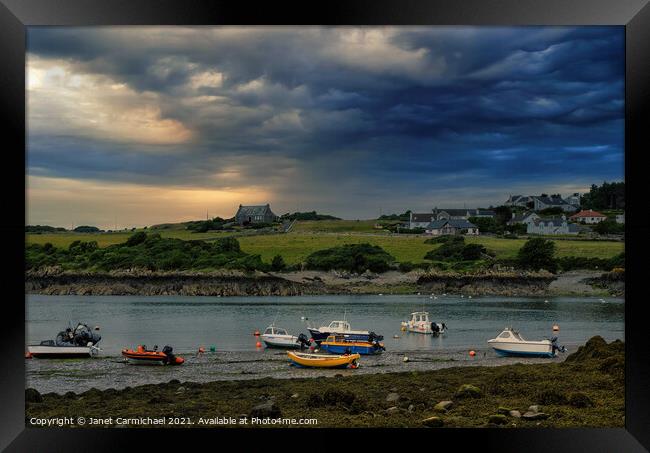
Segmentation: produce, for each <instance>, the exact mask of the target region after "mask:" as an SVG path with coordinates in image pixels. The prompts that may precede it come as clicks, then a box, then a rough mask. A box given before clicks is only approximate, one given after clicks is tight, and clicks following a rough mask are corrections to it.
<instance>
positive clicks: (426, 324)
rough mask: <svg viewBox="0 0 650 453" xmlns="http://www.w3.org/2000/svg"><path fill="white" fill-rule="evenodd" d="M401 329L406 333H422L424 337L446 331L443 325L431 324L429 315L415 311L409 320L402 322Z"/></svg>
mask: <svg viewBox="0 0 650 453" xmlns="http://www.w3.org/2000/svg"><path fill="white" fill-rule="evenodd" d="M402 329H403V330H406V331H408V332H414V333H423V334H426V335H440V334H443V333H445V332H446V331H447V326H446V325H445V323H444V322H443V323H437V322H431V321H430V320H429V313H428V312H426V311H416V312H414V313H411V319H410V320H408V321H402Z"/></svg>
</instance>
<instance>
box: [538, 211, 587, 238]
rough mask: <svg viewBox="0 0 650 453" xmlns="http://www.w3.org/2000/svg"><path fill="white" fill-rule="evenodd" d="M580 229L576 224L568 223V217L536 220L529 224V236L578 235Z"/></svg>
mask: <svg viewBox="0 0 650 453" xmlns="http://www.w3.org/2000/svg"><path fill="white" fill-rule="evenodd" d="M578 231H579V228H578V225H576V224H575V223H568V222H567V220H566V216H565V215H562V217H554V218H550V219H536V220H535V221H533V222H531V223H529V224H528V227H527V228H526V233H528V234H578Z"/></svg>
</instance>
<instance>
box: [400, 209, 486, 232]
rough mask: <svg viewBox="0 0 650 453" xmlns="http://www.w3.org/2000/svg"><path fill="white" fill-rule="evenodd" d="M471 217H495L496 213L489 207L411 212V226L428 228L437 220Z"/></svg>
mask: <svg viewBox="0 0 650 453" xmlns="http://www.w3.org/2000/svg"><path fill="white" fill-rule="evenodd" d="M470 217H487V218H494V217H496V213H495V212H494V211H492V210H489V209H466V208H463V209H438V208H434V209H432V210H431V212H428V213H424V214H416V213H411V215H410V217H409V228H411V229H413V228H427V227H428V226H429V224H430V223H431V222H433V221H435V220H467V219H469V218H470Z"/></svg>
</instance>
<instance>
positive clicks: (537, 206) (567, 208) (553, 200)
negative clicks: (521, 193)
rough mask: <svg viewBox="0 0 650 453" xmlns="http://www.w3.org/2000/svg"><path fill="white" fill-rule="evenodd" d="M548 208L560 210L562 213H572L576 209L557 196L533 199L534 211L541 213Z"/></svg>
mask: <svg viewBox="0 0 650 453" xmlns="http://www.w3.org/2000/svg"><path fill="white" fill-rule="evenodd" d="M548 208H562V210H563V211H564V212H573V211H575V210H577V209H578V208H577V207H576V206H574V205H572V204H570V203H567V202H566V201H565V200H563V199H562V197H559V196H550V197H542V196H539V197H537V196H535V197H533V209H534V210H535V211H541V210H542V209H548Z"/></svg>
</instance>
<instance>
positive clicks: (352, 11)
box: [0, 0, 650, 452]
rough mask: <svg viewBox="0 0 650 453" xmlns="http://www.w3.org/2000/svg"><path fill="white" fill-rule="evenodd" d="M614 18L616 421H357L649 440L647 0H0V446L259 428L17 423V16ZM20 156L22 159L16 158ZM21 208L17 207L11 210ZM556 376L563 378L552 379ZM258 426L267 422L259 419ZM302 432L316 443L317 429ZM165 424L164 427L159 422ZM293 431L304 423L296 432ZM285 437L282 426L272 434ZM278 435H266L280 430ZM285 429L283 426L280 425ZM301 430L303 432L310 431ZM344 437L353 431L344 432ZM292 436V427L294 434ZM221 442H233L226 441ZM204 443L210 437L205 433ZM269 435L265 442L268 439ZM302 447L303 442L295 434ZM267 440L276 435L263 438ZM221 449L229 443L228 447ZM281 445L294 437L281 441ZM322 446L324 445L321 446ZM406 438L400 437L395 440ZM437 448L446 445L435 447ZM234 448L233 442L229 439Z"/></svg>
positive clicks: (504, 437)
mask: <svg viewBox="0 0 650 453" xmlns="http://www.w3.org/2000/svg"><path fill="white" fill-rule="evenodd" d="M272 24H278V25H622V26H625V30H626V32H625V36H626V76H625V85H626V86H625V179H626V202H627V209H626V211H627V212H626V222H627V223H626V244H632V247H627V246H626V303H625V341H626V390H625V395H626V409H625V428H624V429H475V430H458V429H444V430H436V431H433V430H428V431H422V430H417V429H413V430H409V431H408V434H406V433H400V434H399V435H394V434H391V433H390V432H389V431H381V432H378V431H376V430H367V432H366V434H368V436H367V437H375V439H376V440H379V441H382V440H383V439H384V438H387V437H393V438H394V440H395V441H396V442H397V443H396V444H395V445H396V447H397V446H398V445H399V443H400V439H403V438H404V436H407V435H408V436H409V437H410V438H411V439H413V436H415V438H417V439H418V442H425V443H427V444H428V445H429V446H430V448H432V449H435V448H437V446H438V445H442V442H445V443H447V442H453V445H454V447H453V448H458V447H459V446H460V447H461V448H462V447H463V446H467V444H468V443H471V444H474V445H476V446H477V447H479V448H482V449H485V448H488V449H489V450H491V449H495V450H497V449H498V450H499V451H515V450H518V451H521V450H522V449H525V451H528V452H534V451H544V452H548V451H553V452H557V451H603V452H612V451H628V452H632V451H645V450H646V449H650V429H648V428H649V427H650V366H649V364H648V361H649V360H648V351H649V350H650V337H649V336H648V335H647V333H646V332H647V330H646V324H647V322H646V320H645V318H644V316H643V314H644V311H645V308H646V306H647V305H648V303H649V302H648V301H647V296H646V295H645V294H644V287H643V282H644V280H645V279H646V278H647V257H648V256H650V248H649V247H648V243H649V240H648V237H649V236H650V222H649V218H650V216H649V215H648V211H647V209H648V206H649V204H648V202H647V195H648V189H647V185H646V184H645V181H644V180H645V179H647V175H646V173H647V168H648V165H647V163H646V158H645V156H644V153H646V152H647V149H646V148H645V147H644V145H647V143H648V140H647V139H648V136H649V133H648V131H649V130H650V127H648V126H649V125H650V121H648V104H649V102H648V100H649V99H650V6H649V5H648V0H624V1H621V0H619V1H604V0H574V1H571V2H567V1H566V0H537V1H535V0H459V1H456V2H452V1H445V0H428V1H424V0H421V1H420V0H401V1H394V0H393V1H388V0H372V1H371V0H347V1H330V2H317V3H316V2H304V3H302V4H300V5H295V4H292V3H289V2H284V3H279V2H264V3H262V2H260V3H259V4H249V3H248V2H232V1H231V2H225V1H208V0H193V1H187V2H181V1H170V0H0V48H1V51H0V68H1V69H0V111H1V113H0V120H1V121H0V124H2V130H3V131H4V133H3V138H4V142H5V143H6V144H8V145H9V146H8V147H7V148H5V152H4V157H5V162H6V161H7V158H9V162H8V165H6V167H5V172H4V174H3V176H2V178H0V180H1V181H2V188H3V192H2V193H3V194H4V195H5V196H4V197H3V198H4V200H3V205H4V207H5V221H4V222H2V226H1V228H2V231H3V232H4V233H5V234H4V235H3V236H4V239H5V241H4V252H5V253H4V254H3V256H4V262H5V264H6V266H4V272H3V283H4V285H3V288H8V289H10V291H9V292H8V293H7V292H5V294H6V296H5V300H4V303H3V306H2V309H3V314H4V316H3V321H4V322H3V325H2V328H1V329H0V332H1V335H2V342H1V343H0V344H2V345H4V346H5V348H4V350H3V352H2V361H3V366H2V372H1V374H0V376H2V377H1V381H0V384H1V385H0V390H1V392H2V399H0V402H1V403H0V404H1V406H0V448H7V450H8V451H59V450H61V451H63V450H70V449H71V448H72V449H75V450H76V449H78V448H83V449H85V448H89V449H91V451H93V452H95V451H104V450H106V451H121V450H126V447H125V445H127V444H126V443H127V442H133V441H135V440H137V439H138V438H140V439H142V438H143V437H145V436H147V437H148V438H149V439H151V442H152V444H151V445H150V447H153V445H154V444H158V445H164V446H167V447H170V446H172V445H174V444H176V445H178V448H195V447H190V445H189V443H187V439H191V440H192V443H194V442H196V439H197V436H198V437H204V438H207V439H208V441H209V442H210V443H212V445H213V446H217V447H218V446H221V447H222V448H227V447H226V445H228V444H229V445H231V446H236V445H239V446H240V447H243V449H244V450H249V449H252V447H253V442H261V441H262V440H263V439H264V437H263V436H262V435H261V433H260V432H259V431H258V432H256V433H255V436H254V437H252V436H247V437H246V438H244V437H243V436H242V434H243V432H242V431H240V430H230V431H228V432H225V431H219V432H218V433H217V432H216V431H215V430H193V431H192V432H191V433H187V432H183V435H182V436H179V435H178V434H177V432H175V431H174V432H173V433H172V434H163V435H156V436H150V435H149V434H147V433H153V432H154V431H152V430H139V429H122V430H118V429H113V430H95V429H83V430H74V429H56V428H54V429H36V428H26V427H25V410H24V388H25V382H24V379H25V375H24V374H25V366H24V365H25V364H24V356H23V355H24V342H23V340H22V339H23V338H24V337H25V323H24V314H25V313H24V305H21V304H20V303H19V302H18V301H19V300H21V298H22V299H23V300H24V225H25V224H24V218H25V198H24V195H23V193H22V192H23V190H24V188H25V172H24V165H25V159H26V155H25V144H26V139H25V137H26V135H25V126H26V125H25V113H26V112H25V46H26V27H28V26H38V25H57V26H78V25H89V26H90V25H272ZM21 167H22V169H21ZM21 214H22V216H21ZM563 384H564V385H570V383H569V384H567V383H563ZM265 432H266V433H270V432H273V433H274V434H277V431H274V430H267V431H265ZM321 432H322V433H323V434H317V435H313V434H308V436H310V437H308V438H311V439H312V441H316V443H318V444H319V445H325V444H321V442H324V441H325V439H326V437H325V436H328V435H336V436H339V435H341V436H346V434H345V433H343V434H341V431H338V432H337V433H338V434H335V433H332V432H328V433H325V432H323V431H319V433H321ZM165 433H169V431H165ZM302 434H304V430H303V432H302ZM280 436H286V431H284V432H283V433H281V434H280ZM280 436H278V439H276V440H279V439H282V437H280ZM292 436H293V435H292ZM311 436H313V437H311ZM355 436H356V435H355ZM301 437H304V436H301ZM232 442H236V443H235V444H233V443H232ZM208 445H210V444H208ZM269 445H274V444H269ZM303 445H304V447H303V448H309V446H308V444H303ZM275 446H276V447H277V446H278V445H276V444H275ZM339 447H342V448H346V449H347V448H364V449H367V448H369V447H368V444H367V443H366V441H365V440H364V441H362V443H361V444H360V441H358V440H356V437H355V440H354V441H352V440H351V442H350V444H347V443H344V444H343V445H340V446H339ZM228 448H231V447H228ZM281 448H301V445H300V444H297V443H294V442H288V443H283V444H281ZM323 448H324V447H323ZM405 448H409V447H405ZM446 448H449V447H446ZM238 449H239V448H238Z"/></svg>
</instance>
